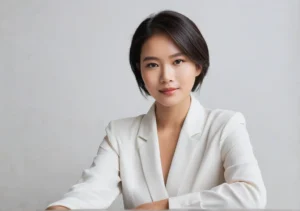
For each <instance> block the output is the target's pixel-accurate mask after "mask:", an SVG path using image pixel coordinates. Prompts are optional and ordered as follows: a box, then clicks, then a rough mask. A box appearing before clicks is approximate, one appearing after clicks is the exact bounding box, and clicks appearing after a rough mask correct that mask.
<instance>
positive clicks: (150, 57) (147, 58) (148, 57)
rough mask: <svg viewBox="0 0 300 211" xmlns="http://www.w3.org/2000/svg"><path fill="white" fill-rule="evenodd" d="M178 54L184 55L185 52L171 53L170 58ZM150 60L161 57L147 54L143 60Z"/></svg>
mask: <svg viewBox="0 0 300 211" xmlns="http://www.w3.org/2000/svg"><path fill="white" fill-rule="evenodd" d="M177 56H184V53H182V52H178V53H175V54H172V55H170V56H169V58H174V57H177ZM148 60H159V58H157V57H154V56H146V57H145V58H144V59H143V62H145V61H148Z"/></svg>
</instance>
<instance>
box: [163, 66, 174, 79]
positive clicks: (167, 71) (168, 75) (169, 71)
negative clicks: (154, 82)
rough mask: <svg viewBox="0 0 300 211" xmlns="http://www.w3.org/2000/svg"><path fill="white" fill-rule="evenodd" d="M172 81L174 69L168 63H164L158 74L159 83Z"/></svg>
mask: <svg viewBox="0 0 300 211" xmlns="http://www.w3.org/2000/svg"><path fill="white" fill-rule="evenodd" d="M172 81H174V70H173V68H172V67H170V66H168V65H164V66H163V67H162V68H161V74H160V82H161V83H169V82H172Z"/></svg>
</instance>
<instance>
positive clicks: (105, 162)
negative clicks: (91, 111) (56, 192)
mask: <svg viewBox="0 0 300 211" xmlns="http://www.w3.org/2000/svg"><path fill="white" fill-rule="evenodd" d="M109 137H110V138H112V139H110V140H109V138H108V136H105V137H104V140H103V142H102V143H101V145H100V147H99V149H98V152H97V155H96V156H95V158H94V160H93V163H92V165H91V167H90V168H88V169H85V170H84V171H83V173H82V176H81V178H80V179H79V180H78V182H77V183H76V184H75V185H73V186H72V187H71V188H70V189H69V191H68V192H67V193H65V194H64V196H63V197H62V199H61V200H59V201H56V202H54V203H52V204H50V205H48V207H50V206H58V205H60V206H65V207H68V208H70V209H107V208H108V207H109V206H110V205H111V204H112V202H113V201H114V200H115V199H116V198H117V196H118V195H119V194H120V192H121V187H120V186H121V183H120V181H121V179H120V174H119V156H118V154H117V153H116V150H115V149H114V148H113V147H112V146H113V145H112V143H111V142H112V141H115V140H113V137H112V135H110V136H109Z"/></svg>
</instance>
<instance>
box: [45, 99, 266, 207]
mask: <svg viewBox="0 0 300 211" xmlns="http://www.w3.org/2000/svg"><path fill="white" fill-rule="evenodd" d="M191 99H192V100H191V106H190V108H189V111H188V114H187V116H186V119H185V121H184V124H183V126H182V130H181V133H180V136H179V139H178V143H177V146H176V150H175V154H174V157H173V160H172V164H171V167H170V171H169V175H168V178H167V183H166V185H165V184H164V179H163V174H162V167H161V161H160V151H159V143H158V136H157V127H156V118H155V105H154V104H153V105H152V107H151V108H150V110H149V111H148V113H147V114H144V115H140V116H137V117H132V118H125V119H119V120H115V121H111V122H110V123H109V125H108V126H107V128H106V134H107V136H106V137H105V138H104V140H103V142H102V143H101V145H100V147H99V150H98V153H97V155H96V156H95V158H94V161H93V164H92V166H91V167H90V168H88V169H86V170H84V171H83V174H82V177H81V179H80V180H79V181H78V183H77V184H75V185H74V186H72V187H71V188H70V190H69V191H68V192H67V193H66V194H65V195H64V196H63V198H62V199H61V200H59V201H57V202H55V203H52V204H50V205H48V207H49V206H53V205H62V206H66V207H69V208H71V209H106V208H108V207H109V206H110V205H111V204H112V202H113V201H114V200H115V198H116V197H117V196H118V195H119V194H120V193H122V194H123V200H124V206H125V209H132V208H135V207H137V206H139V205H141V204H144V203H148V202H152V201H159V200H162V199H166V198H168V200H169V209H176V208H179V209H182V208H198V209H211V208H220V209H224V208H264V207H265V205H266V189H265V186H264V183H263V180H262V176H261V172H260V169H259V166H258V164H257V160H256V158H255V156H254V154H253V151H252V146H251V143H250V140H249V135H248V132H247V129H246V124H245V118H244V116H243V115H242V114H241V113H240V112H234V111H230V110H221V109H207V108H204V107H203V106H202V105H201V104H200V103H199V101H198V100H197V99H196V98H195V97H194V96H193V95H191Z"/></svg>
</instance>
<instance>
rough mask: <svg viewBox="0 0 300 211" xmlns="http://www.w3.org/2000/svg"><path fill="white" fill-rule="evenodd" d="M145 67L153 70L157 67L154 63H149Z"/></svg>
mask: <svg viewBox="0 0 300 211" xmlns="http://www.w3.org/2000/svg"><path fill="white" fill-rule="evenodd" d="M146 67H147V68H155V67H158V65H157V64H155V63H149V64H147V65H146Z"/></svg>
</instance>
